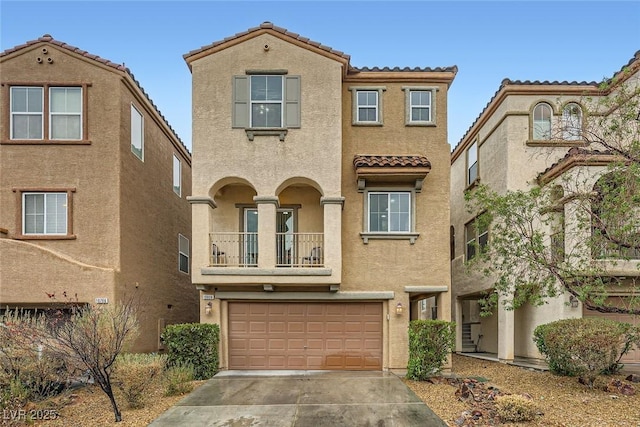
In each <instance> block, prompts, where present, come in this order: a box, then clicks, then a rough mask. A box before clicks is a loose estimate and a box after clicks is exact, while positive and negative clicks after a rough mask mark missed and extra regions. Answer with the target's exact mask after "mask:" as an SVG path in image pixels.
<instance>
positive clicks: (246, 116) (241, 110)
mask: <svg viewBox="0 0 640 427" xmlns="http://www.w3.org/2000/svg"><path fill="white" fill-rule="evenodd" d="M247 73H249V71H247ZM284 74H286V71H284V70H281V71H278V72H277V73H276V71H274V74H264V72H262V74H257V73H256V74H249V75H244V76H234V77H233V111H232V127H234V128H244V129H250V130H256V131H255V132H252V133H251V135H250V139H252V138H253V135H254V134H257V135H260V134H261V132H264V131H269V130H270V129H271V130H280V129H287V128H298V127H300V76H288V75H284ZM261 130H263V131H261ZM248 133H249V132H248ZM281 133H282V132H281ZM267 134H268V135H271V133H267ZM282 134H283V136H282V138H281V139H284V134H286V132H284V133H282Z"/></svg>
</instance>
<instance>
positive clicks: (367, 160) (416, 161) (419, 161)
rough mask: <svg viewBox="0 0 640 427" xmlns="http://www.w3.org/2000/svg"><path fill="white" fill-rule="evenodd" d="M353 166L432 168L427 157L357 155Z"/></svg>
mask: <svg viewBox="0 0 640 427" xmlns="http://www.w3.org/2000/svg"><path fill="white" fill-rule="evenodd" d="M353 165H354V166H355V167H356V168H358V167H428V168H430V167H431V162H430V161H429V159H427V157H426V156H420V155H415V156H395V155H388V156H372V155H364V154H357V155H355V156H354V158H353Z"/></svg>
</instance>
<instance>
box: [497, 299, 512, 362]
mask: <svg viewBox="0 0 640 427" xmlns="http://www.w3.org/2000/svg"><path fill="white" fill-rule="evenodd" d="M503 302H504V297H503V296H500V297H499V298H498V360H500V361H501V362H512V361H513V353H514V346H515V343H514V340H515V334H514V331H515V325H514V323H515V319H514V310H507V309H505V307H504V304H503Z"/></svg>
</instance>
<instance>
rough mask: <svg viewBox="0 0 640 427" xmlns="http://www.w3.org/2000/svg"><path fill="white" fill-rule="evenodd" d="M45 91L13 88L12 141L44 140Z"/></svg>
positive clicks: (30, 88) (32, 88)
mask: <svg viewBox="0 0 640 427" xmlns="http://www.w3.org/2000/svg"><path fill="white" fill-rule="evenodd" d="M43 94H44V91H43V90H42V88H41V87H18V86H16V87H12V88H11V139H43V138H44V136H43V135H44V133H43V128H44V124H43V105H44V98H43V96H44V95H43Z"/></svg>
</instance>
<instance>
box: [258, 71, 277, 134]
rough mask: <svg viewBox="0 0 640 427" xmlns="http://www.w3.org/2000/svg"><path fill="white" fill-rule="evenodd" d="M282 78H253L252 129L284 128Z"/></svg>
mask: <svg viewBox="0 0 640 427" xmlns="http://www.w3.org/2000/svg"><path fill="white" fill-rule="evenodd" d="M282 89H283V85H282V76H251V91H250V93H251V110H250V111H251V127H254V128H280V127H282V112H283V108H282V101H283V90H282Z"/></svg>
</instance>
